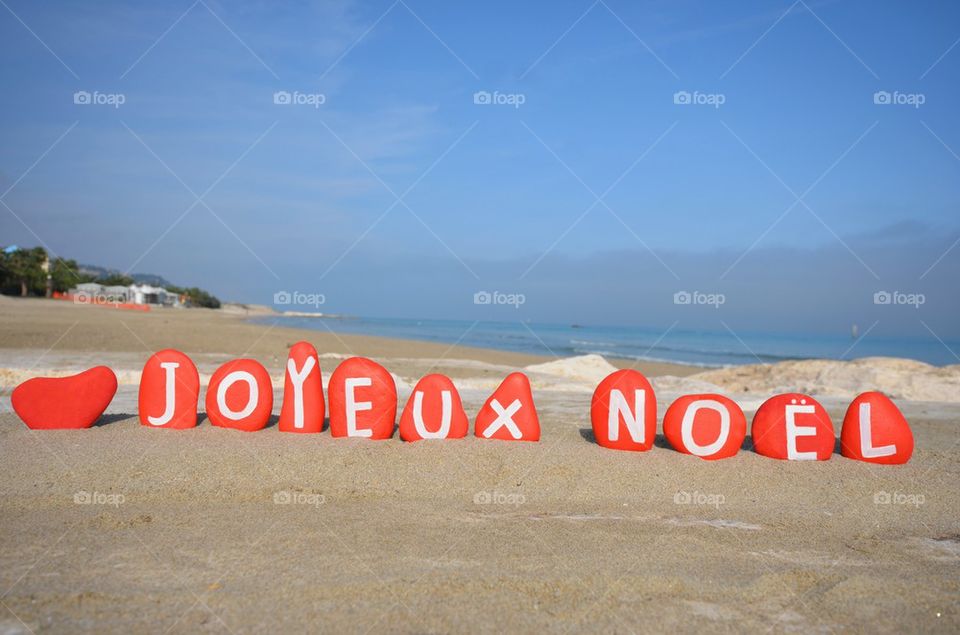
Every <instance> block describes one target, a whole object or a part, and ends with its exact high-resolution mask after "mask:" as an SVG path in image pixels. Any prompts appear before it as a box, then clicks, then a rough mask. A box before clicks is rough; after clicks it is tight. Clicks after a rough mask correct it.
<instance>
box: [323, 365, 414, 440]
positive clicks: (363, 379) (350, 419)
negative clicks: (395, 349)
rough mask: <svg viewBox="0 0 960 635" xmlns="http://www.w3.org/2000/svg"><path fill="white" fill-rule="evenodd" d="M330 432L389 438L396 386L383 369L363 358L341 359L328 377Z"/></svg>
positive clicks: (393, 421) (340, 435)
mask: <svg viewBox="0 0 960 635" xmlns="http://www.w3.org/2000/svg"><path fill="white" fill-rule="evenodd" d="M327 393H328V396H329V397H330V434H331V435H332V436H335V437H361V438H366V439H389V438H390V437H392V436H393V428H394V423H395V421H396V418H397V385H396V384H395V383H394V381H393V377H392V376H391V375H390V373H389V372H387V369H386V368H384V367H383V366H381V365H380V364H378V363H376V362H375V361H373V360H369V359H367V358H365V357H351V358H350V359H347V360H344V361H343V362H342V363H341V364H340V365H339V366H337V369H336V370H335V371H333V375H331V376H330V383H329V384H328V386H327Z"/></svg>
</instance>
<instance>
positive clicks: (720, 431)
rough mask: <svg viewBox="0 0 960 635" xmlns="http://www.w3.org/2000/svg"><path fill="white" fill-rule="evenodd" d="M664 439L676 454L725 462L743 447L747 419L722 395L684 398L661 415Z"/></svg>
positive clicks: (732, 401) (730, 400)
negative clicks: (724, 460) (723, 460)
mask: <svg viewBox="0 0 960 635" xmlns="http://www.w3.org/2000/svg"><path fill="white" fill-rule="evenodd" d="M663 436H665V437H666V438H667V441H668V442H669V443H670V445H671V446H672V447H673V448H674V449H675V450H676V451H677V452H682V453H684V454H692V455H694V456H699V457H700V458H701V459H707V460H715V459H726V458H729V457H731V456H733V455H735V454H736V453H737V452H738V451H739V450H740V446H741V445H743V439H744V437H746V436H747V418H746V417H744V416H743V410H741V409H740V406H738V405H737V402H735V401H734V400H733V399H730V398H728V397H724V396H723V395H716V394H706V395H684V396H682V397H680V398H679V399H677V400H676V401H674V402H673V403H672V404H670V407H669V408H667V412H666V414H665V415H663Z"/></svg>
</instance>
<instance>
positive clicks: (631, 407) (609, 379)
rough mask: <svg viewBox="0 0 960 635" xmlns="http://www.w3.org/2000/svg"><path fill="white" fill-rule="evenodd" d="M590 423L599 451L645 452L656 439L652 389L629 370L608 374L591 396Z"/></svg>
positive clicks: (645, 380) (644, 378)
mask: <svg viewBox="0 0 960 635" xmlns="http://www.w3.org/2000/svg"><path fill="white" fill-rule="evenodd" d="M641 411H642V412H641ZM590 423H591V425H592V426H593V436H594V438H595V439H596V441H597V444H598V445H600V446H602V447H605V448H610V449H612V450H632V451H634V452H645V451H647V450H649V449H650V448H652V447H653V441H654V439H655V438H656V436H657V397H656V395H655V394H654V392H653V386H651V385H650V382H649V381H647V378H646V377H644V376H643V373H640V372H639V371H636V370H633V369H629V368H628V369H623V370H618V371H615V372H613V373H610V374H609V375H607V376H606V377H605V378H604V380H603V381H601V382H600V385H598V386H597V389H596V390H595V391H594V392H593V400H592V401H591V402H590Z"/></svg>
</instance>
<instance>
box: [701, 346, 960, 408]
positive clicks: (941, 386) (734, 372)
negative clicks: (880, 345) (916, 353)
mask: <svg viewBox="0 0 960 635" xmlns="http://www.w3.org/2000/svg"><path fill="white" fill-rule="evenodd" d="M690 379H696V380H700V381H705V382H710V383H712V384H716V385H717V386H720V387H721V388H722V389H724V390H725V391H727V392H734V393H736V392H754V393H755V392H764V393H769V394H771V395H772V394H775V393H780V392H792V391H796V392H804V393H808V394H812V395H824V396H831V397H854V396H856V395H857V394H859V393H861V392H865V391H868V390H879V391H881V392H884V393H886V394H887V395H889V396H891V397H892V398H894V399H907V400H911V401H942V402H954V403H956V402H960V365H953V366H944V367H937V366H931V365H930V364H925V363H923V362H918V361H914V360H909V359H898V358H892V357H865V358H863V359H858V360H854V361H850V362H844V361H833V360H804V361H795V362H780V363H778V364H754V365H750V366H734V367H731V368H723V369H718V370H709V371H706V372H702V373H697V374H695V375H691V377H690Z"/></svg>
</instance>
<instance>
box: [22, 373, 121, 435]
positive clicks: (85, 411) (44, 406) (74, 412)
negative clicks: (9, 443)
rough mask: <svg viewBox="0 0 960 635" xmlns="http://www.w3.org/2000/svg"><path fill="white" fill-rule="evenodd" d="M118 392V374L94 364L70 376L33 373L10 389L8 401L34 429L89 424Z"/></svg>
mask: <svg viewBox="0 0 960 635" xmlns="http://www.w3.org/2000/svg"><path fill="white" fill-rule="evenodd" d="M116 393H117V376H116V375H115V374H114V373H113V371H112V370H110V369H109V368H107V367H106V366H96V367H94V368H91V369H90V370H85V371H83V372H82V373H79V374H77V375H71V376H69V377H34V378H33V379H28V380H27V381H25V382H23V383H22V384H20V385H19V386H17V387H16V388H14V389H13V394H12V395H11V396H10V401H11V403H12V404H13V409H14V411H16V413H17V415H18V416H19V417H20V419H22V420H23V422H24V423H25V424H27V427H28V428H31V429H33V430H59V429H76V428H89V427H90V426H92V425H93V424H94V422H96V420H97V419H99V418H100V415H102V414H103V411H104V410H106V409H107V406H109V405H110V402H111V401H112V400H113V396H114V395H115V394H116Z"/></svg>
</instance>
